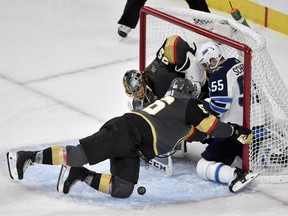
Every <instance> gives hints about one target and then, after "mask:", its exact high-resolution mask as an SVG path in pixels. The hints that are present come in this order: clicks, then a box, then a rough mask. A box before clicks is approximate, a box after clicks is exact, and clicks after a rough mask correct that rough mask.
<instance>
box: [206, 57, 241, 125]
mask: <svg viewBox="0 0 288 216" xmlns="http://www.w3.org/2000/svg"><path fill="white" fill-rule="evenodd" d="M243 75H244V65H243V63H242V62H241V61H240V60H238V59H236V58H228V59H227V60H226V61H225V62H224V63H223V64H221V65H220V66H219V67H218V68H216V69H215V70H214V71H213V72H212V73H211V75H210V78H209V92H210V98H208V99H205V101H203V103H204V106H205V108H206V109H207V110H209V111H210V112H211V113H212V114H214V115H216V116H219V117H220V119H221V120H222V121H223V122H233V123H237V124H239V125H243V81H244V80H243Z"/></svg>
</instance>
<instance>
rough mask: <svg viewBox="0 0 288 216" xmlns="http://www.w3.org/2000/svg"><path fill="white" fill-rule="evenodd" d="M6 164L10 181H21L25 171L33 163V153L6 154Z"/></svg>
mask: <svg viewBox="0 0 288 216" xmlns="http://www.w3.org/2000/svg"><path fill="white" fill-rule="evenodd" d="M6 156H7V164H8V170H9V174H10V177H11V178H12V179H19V180H21V179H23V177H24V173H25V171H26V169H27V168H28V167H29V166H31V165H33V163H34V162H35V152H31V151H18V152H17V153H12V152H7V155H6Z"/></svg>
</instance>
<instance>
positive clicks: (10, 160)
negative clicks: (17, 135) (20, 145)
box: [6, 152, 19, 180]
mask: <svg viewBox="0 0 288 216" xmlns="http://www.w3.org/2000/svg"><path fill="white" fill-rule="evenodd" d="M6 157H7V164H8V170H9V174H10V177H11V179H14V180H15V179H19V178H18V172H17V168H16V162H17V153H12V152H7V154H6Z"/></svg>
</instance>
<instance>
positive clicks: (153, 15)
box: [140, 7, 288, 183]
mask: <svg viewBox="0 0 288 216" xmlns="http://www.w3.org/2000/svg"><path fill="white" fill-rule="evenodd" d="M171 35H180V36H181V37H182V38H183V39H184V40H186V41H187V42H188V43H192V42H194V43H195V44H196V45H197V46H198V47H199V45H201V44H202V43H204V42H207V41H209V40H214V41H217V42H218V43H220V44H221V46H220V48H221V50H222V53H223V56H224V57H226V58H229V57H236V58H238V59H240V60H242V61H243V62H244V107H243V112H244V113H243V125H244V126H246V127H249V128H251V129H252V131H253V141H252V143H251V144H250V146H244V147H243V158H242V167H243V169H246V170H247V169H251V170H253V171H254V172H259V173H260V177H259V178H258V179H259V181H260V182H263V183H265V182H268V183H270V182H271V183H277V182H288V167H287V165H288V158H287V154H288V144H287V135H288V104H287V101H288V100H287V98H288V93H287V92H288V91H287V88H286V86H285V84H284V83H283V81H282V79H281V77H280V75H279V73H278V71H277V69H276V68H275V66H274V64H273V62H272V60H271V57H270V56H269V53H268V51H267V49H266V42H265V39H264V38H263V37H262V36H261V35H260V34H258V33H257V32H255V31H254V30H253V29H251V28H249V27H246V26H244V25H242V24H239V23H238V22H236V21H234V20H233V19H232V18H226V17H222V16H218V15H214V14H210V13H205V12H200V11H194V10H190V9H176V8H158V9H152V8H150V7H143V8H142V10H141V14H140V70H143V69H144V68H145V66H146V63H147V64H150V62H151V61H152V60H153V59H154V58H155V54H156V52H157V50H158V49H159V48H160V47H161V45H162V44H163V42H164V40H165V39H166V38H167V37H169V36H171Z"/></svg>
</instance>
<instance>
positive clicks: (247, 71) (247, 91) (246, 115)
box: [139, 6, 252, 170]
mask: <svg viewBox="0 0 288 216" xmlns="http://www.w3.org/2000/svg"><path fill="white" fill-rule="evenodd" d="M147 16H154V17H156V18H158V19H162V20H165V21H166V22H169V23H171V24H174V25H177V26H180V27H182V28H185V29H187V30H189V31H193V32H195V33H197V34H200V35H203V36H205V37H208V38H211V39H212V40H214V41H217V42H219V43H221V44H225V45H228V46H231V47H233V48H235V49H238V50H240V51H242V52H243V54H244V86H243V87H244V95H243V96H244V99H243V126H244V127H247V128H250V105H251V104H250V103H251V58H252V54H251V52H252V49H251V48H250V47H248V46H247V45H246V44H242V43H239V42H237V41H234V40H232V39H230V38H227V37H225V36H222V35H219V34H217V33H214V32H210V31H208V30H206V29H203V28H201V27H199V26H196V25H194V24H191V23H189V22H186V21H184V20H181V19H178V18H176V17H173V16H170V15H168V14H165V13H163V12H160V11H158V10H156V9H153V8H151V7H147V6H144V7H143V8H142V9H141V10H140V36H139V37H140V43H139V56H140V57H139V69H140V71H144V69H145V67H146V28H147V26H146V17H147ZM242 169H244V170H249V145H243V148H242Z"/></svg>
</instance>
